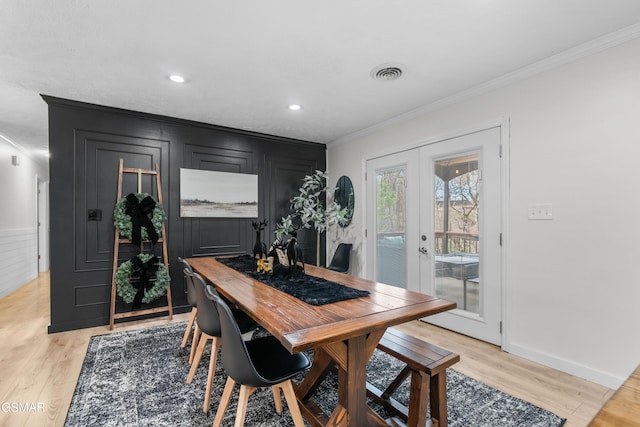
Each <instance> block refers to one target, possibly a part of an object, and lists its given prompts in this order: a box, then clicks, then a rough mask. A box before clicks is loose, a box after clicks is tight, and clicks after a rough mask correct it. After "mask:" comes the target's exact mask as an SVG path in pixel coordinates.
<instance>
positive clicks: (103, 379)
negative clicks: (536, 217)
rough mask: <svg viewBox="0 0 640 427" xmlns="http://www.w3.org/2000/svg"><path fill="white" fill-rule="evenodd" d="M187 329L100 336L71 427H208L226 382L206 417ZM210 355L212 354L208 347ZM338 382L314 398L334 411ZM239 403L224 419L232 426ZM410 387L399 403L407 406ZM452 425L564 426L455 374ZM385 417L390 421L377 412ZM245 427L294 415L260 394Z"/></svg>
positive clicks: (385, 363) (390, 372) (219, 374)
mask: <svg viewBox="0 0 640 427" xmlns="http://www.w3.org/2000/svg"><path fill="white" fill-rule="evenodd" d="M185 327H186V324H185V323H177V324H172V325H168V326H159V327H154V328H148V329H143V330H137V331H131V332H117V333H113V334H109V335H100V336H94V337H92V338H91V341H90V342H89V348H88V350H87V355H86V357H85V360H84V364H83V366H82V370H81V372H80V377H79V379H78V384H77V385H76V390H75V393H74V396H73V399H72V401H71V405H70V408H69V411H68V414H67V420H66V422H65V426H69V427H75V426H83V427H84V426H138V427H143V426H145V427H146V426H185V427H186V426H210V425H211V423H212V422H213V418H214V416H215V411H216V408H217V407H218V403H219V401H220V397H221V394H222V389H223V388H224V383H225V381H226V375H225V373H224V370H223V367H222V363H221V361H220V360H219V361H218V364H217V370H216V376H215V380H214V388H213V393H212V398H211V409H210V410H209V413H206V414H205V413H203V412H202V404H203V399H204V389H205V381H206V376H207V369H208V361H209V356H208V355H207V354H205V355H204V356H203V358H202V362H201V366H200V367H199V368H198V371H197V373H196V376H195V378H194V380H193V382H192V383H191V384H186V383H185V380H186V378H187V373H188V371H189V363H188V360H189V346H187V348H186V349H181V348H180V341H181V340H182V335H183V333H184V328H185ZM209 348H210V346H209ZM401 368H402V365H401V364H400V363H398V362H397V361H396V360H395V359H393V358H392V357H390V356H388V355H386V354H384V353H382V352H379V351H377V350H376V352H375V354H374V356H373V357H372V359H371V362H370V364H369V367H368V369H367V371H368V374H367V375H368V380H369V381H370V382H371V383H372V384H374V385H375V386H377V387H378V388H384V387H386V385H388V384H389V382H390V381H391V379H392V378H394V377H395V374H396V373H397V372H399V371H400V369H401ZM336 387H337V381H336V378H335V376H332V375H330V376H329V377H328V378H327V379H326V380H325V381H324V383H323V385H322V387H321V390H320V391H319V392H318V393H319V394H318V395H316V401H318V402H321V406H322V407H323V409H324V410H325V411H326V412H327V413H330V412H331V410H332V409H333V407H335V404H336V401H337V396H336V394H335V389H336ZM237 391H238V387H237V386H236V396H235V397H234V398H233V399H232V403H231V404H230V405H229V408H228V409H227V412H226V414H225V421H224V423H223V425H224V426H232V425H233V421H234V418H235V409H236V406H235V402H237ZM407 394H408V384H404V385H403V387H401V388H400V389H399V390H398V391H397V392H396V394H395V395H394V397H395V398H396V399H397V400H398V401H401V402H404V403H406V401H407ZM447 398H448V410H449V425H450V426H452V427H462V426H474V427H481V426H486V427H502V426H514V427H525V426H536V427H557V426H562V425H563V423H564V420H563V419H561V418H560V417H558V416H556V415H555V414H553V413H551V412H548V411H546V410H544V409H541V408H538V407H536V406H534V405H532V404H530V403H528V402H525V401H523V400H521V399H517V398H515V397H513V396H510V395H508V394H505V393H502V392H500V391H498V390H495V389H493V388H491V387H489V386H487V385H484V384H482V383H480V382H478V381H476V380H474V379H472V378H469V377H467V376H465V375H463V374H461V373H459V372H457V371H455V370H453V369H448V370H447ZM372 407H374V409H375V410H376V411H377V412H378V413H380V414H381V415H382V416H383V417H385V418H387V417H388V416H389V415H388V414H386V413H385V412H384V410H383V409H382V408H380V407H376V406H374V405H372ZM245 425H247V426H259V427H267V426H269V427H289V426H291V425H293V422H292V420H291V417H290V415H289V411H288V410H286V409H285V410H284V411H283V413H282V414H281V415H278V414H277V413H276V412H275V408H274V406H273V395H272V394H271V391H270V390H269V389H261V390H259V391H257V392H256V393H254V395H252V396H251V398H250V399H249V408H248V410H247V418H246V421H245Z"/></svg>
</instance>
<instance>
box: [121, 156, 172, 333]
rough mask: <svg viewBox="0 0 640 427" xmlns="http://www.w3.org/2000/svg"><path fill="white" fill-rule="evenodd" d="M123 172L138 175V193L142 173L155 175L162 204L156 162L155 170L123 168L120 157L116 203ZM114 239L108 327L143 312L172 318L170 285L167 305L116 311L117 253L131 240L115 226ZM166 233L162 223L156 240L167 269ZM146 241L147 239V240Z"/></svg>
mask: <svg viewBox="0 0 640 427" xmlns="http://www.w3.org/2000/svg"><path fill="white" fill-rule="evenodd" d="M125 173H134V174H137V175H138V193H142V175H155V176H156V191H157V193H158V203H160V204H162V186H161V184H160V168H159V166H158V164H157V163H156V168H155V170H143V169H136V168H125V167H124V160H123V159H120V165H119V167H118V198H117V200H116V204H117V203H119V202H120V200H121V199H122V177H123V175H124V174H125ZM115 233H116V234H115V239H114V246H113V275H112V277H111V316H110V319H109V327H110V329H113V326H114V323H115V320H116V319H123V318H128V317H134V316H142V315H145V314H153V313H162V312H165V311H166V312H168V313H169V319H173V306H172V305H171V285H170V284H169V286H167V305H165V306H161V307H154V308H147V309H141V310H132V311H127V312H123V313H116V287H117V286H116V273H117V271H118V253H119V251H120V244H121V243H131V240H129V239H124V238H121V237H120V230H118V229H117V228H116V231H115ZM166 236H167V234H166V231H165V227H164V223H163V224H162V230H161V233H160V237H159V239H158V242H159V243H160V242H161V243H162V257H163V262H164V266H165V268H166V269H167V271H169V256H168V252H167V238H166ZM147 242H148V240H147ZM143 252H144V241H143V242H141V243H140V253H143Z"/></svg>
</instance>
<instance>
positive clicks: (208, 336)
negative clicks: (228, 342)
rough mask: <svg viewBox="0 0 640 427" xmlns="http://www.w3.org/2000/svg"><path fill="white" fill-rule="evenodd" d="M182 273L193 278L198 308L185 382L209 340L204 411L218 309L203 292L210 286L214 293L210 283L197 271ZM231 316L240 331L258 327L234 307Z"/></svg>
mask: <svg viewBox="0 0 640 427" xmlns="http://www.w3.org/2000/svg"><path fill="white" fill-rule="evenodd" d="M184 274H185V275H186V276H188V277H190V278H191V279H192V280H193V285H194V288H195V291H196V304H197V306H198V310H197V312H196V324H197V326H198V329H199V330H200V338H199V339H198V348H197V349H196V352H195V355H194V357H193V362H192V363H191V369H190V370H189V375H188V376H187V384H191V382H192V381H193V377H194V376H195V373H196V370H197V369H198V365H199V364H200V360H201V359H202V354H203V353H204V349H205V347H206V345H207V342H208V341H209V340H211V357H210V358H209V373H208V375H207V386H206V388H205V396H204V405H203V409H202V410H203V411H204V412H208V411H209V406H210V404H211V389H212V387H213V377H214V374H215V372H216V360H217V358H218V349H219V348H220V341H221V340H220V337H221V327H220V316H219V315H218V310H216V305H215V304H214V302H213V301H211V300H210V299H209V298H208V297H207V295H206V294H205V286H209V287H211V291H210V292H212V293H216V291H215V289H214V288H213V287H212V286H211V285H207V284H206V283H205V281H204V279H203V278H202V276H200V275H199V274H198V273H196V272H193V271H191V272H189V271H187V270H186V269H185V270H184ZM216 295H217V293H216ZM232 316H233V318H234V319H235V321H236V322H237V324H238V325H239V328H240V330H241V331H242V333H247V332H250V331H252V330H254V329H256V328H257V327H258V324H257V323H256V322H255V321H254V320H253V319H251V317H249V316H248V315H247V314H246V313H244V312H243V311H242V310H238V309H234V310H233V311H232Z"/></svg>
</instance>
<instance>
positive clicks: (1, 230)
mask: <svg viewBox="0 0 640 427" xmlns="http://www.w3.org/2000/svg"><path fill="white" fill-rule="evenodd" d="M12 156H18V157H19V158H20V165H18V166H13V165H12V164H11V157H12ZM38 177H39V178H40V179H41V180H43V181H44V180H48V179H49V178H48V171H47V169H46V167H45V166H44V165H41V164H39V163H37V162H35V161H34V160H33V159H32V158H30V157H29V156H27V155H26V154H25V153H24V152H23V151H21V150H18V149H17V148H16V147H15V146H13V145H11V144H9V143H8V142H6V141H5V140H4V139H2V138H0V204H1V205H0V298H1V297H3V296H5V295H7V294H9V293H11V292H13V291H14V290H16V289H18V288H19V287H20V286H22V285H24V284H26V283H28V282H29V281H30V280H33V279H35V278H36V277H38V222H37V218H38V214H37V180H38Z"/></svg>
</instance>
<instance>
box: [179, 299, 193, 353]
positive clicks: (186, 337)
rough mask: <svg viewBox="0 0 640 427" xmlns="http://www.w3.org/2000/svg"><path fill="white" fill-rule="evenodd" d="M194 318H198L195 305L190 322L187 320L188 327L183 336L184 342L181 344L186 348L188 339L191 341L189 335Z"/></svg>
mask: <svg viewBox="0 0 640 427" xmlns="http://www.w3.org/2000/svg"><path fill="white" fill-rule="evenodd" d="M194 320H196V308H195V307H193V308H192V309H191V316H189V322H187V329H185V331H184V336H183V337H182V343H181V344H180V348H185V347H186V346H187V341H189V335H191V328H193V321H194Z"/></svg>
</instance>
